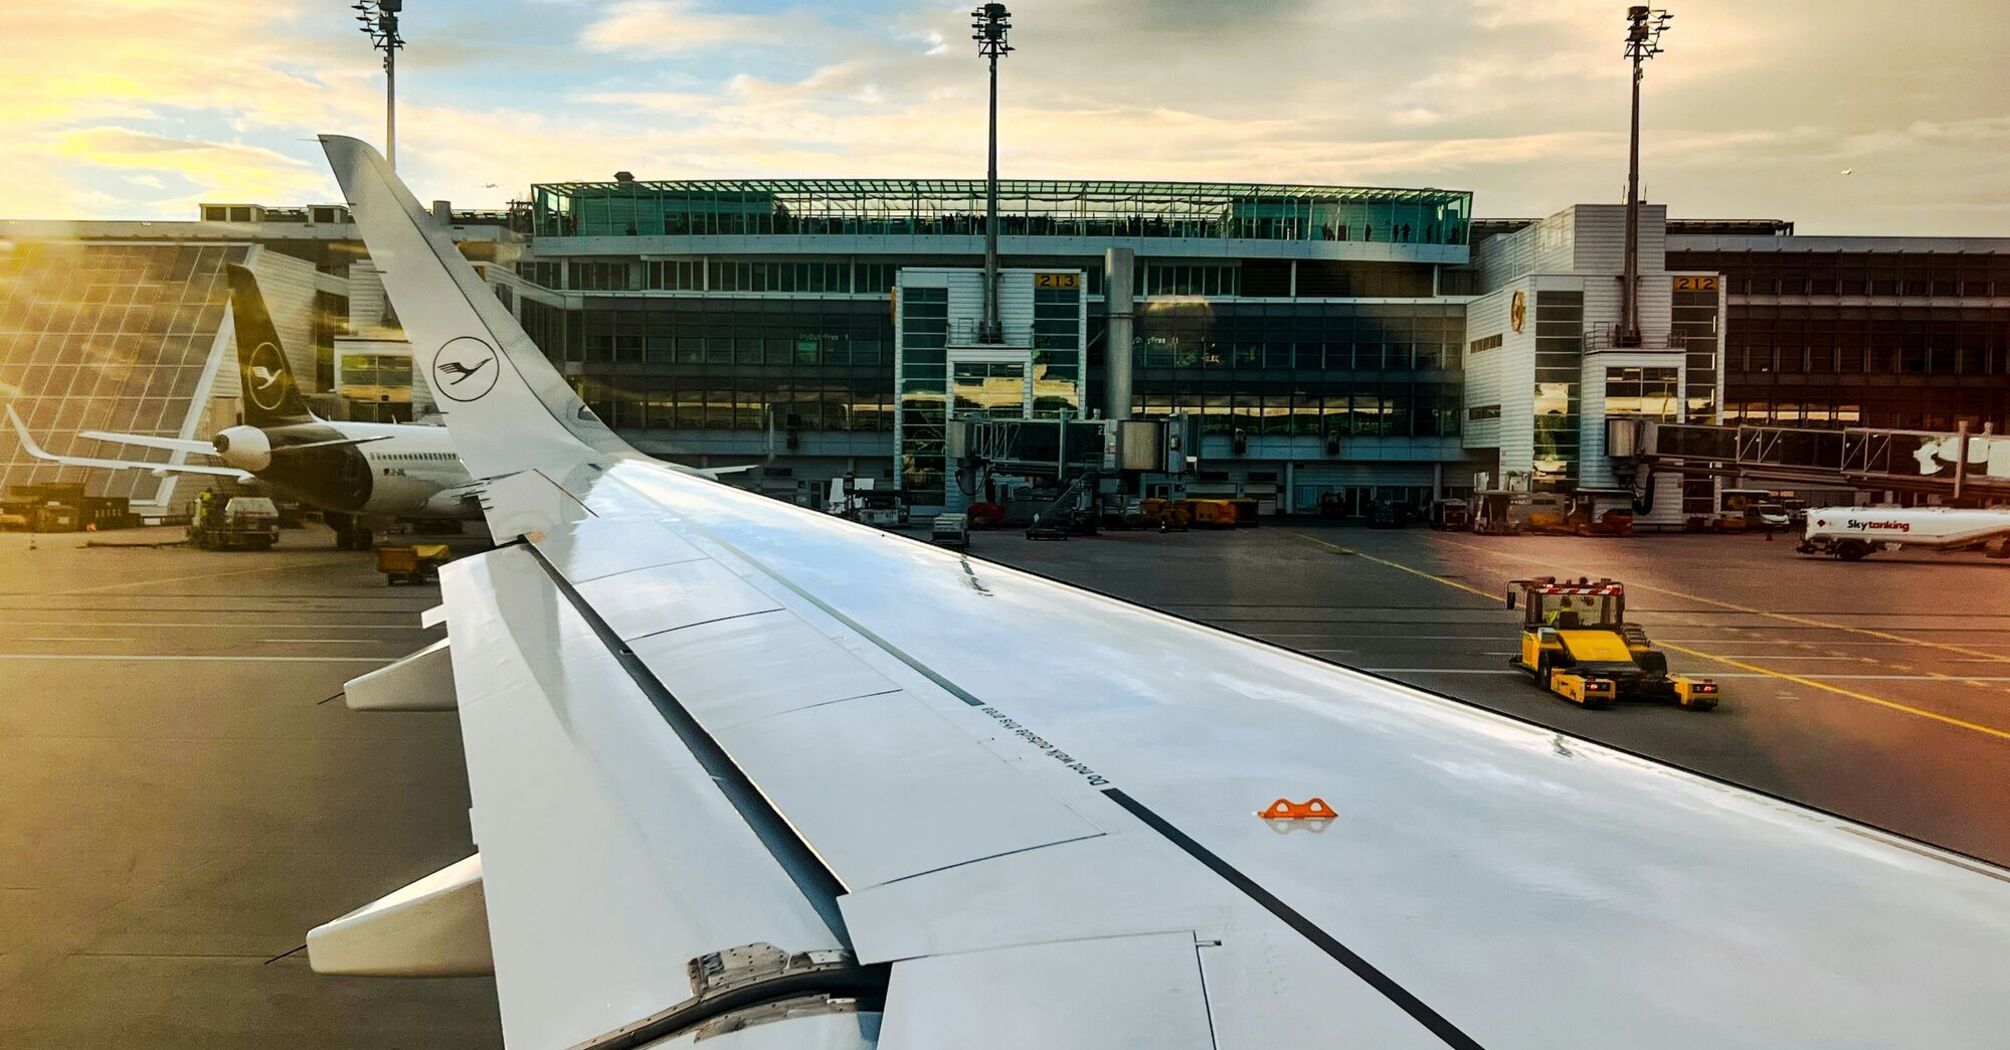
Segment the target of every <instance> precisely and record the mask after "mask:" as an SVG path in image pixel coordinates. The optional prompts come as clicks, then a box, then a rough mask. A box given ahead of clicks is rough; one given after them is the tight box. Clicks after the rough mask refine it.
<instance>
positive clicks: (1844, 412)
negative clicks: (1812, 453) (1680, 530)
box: [1724, 390, 2010, 431]
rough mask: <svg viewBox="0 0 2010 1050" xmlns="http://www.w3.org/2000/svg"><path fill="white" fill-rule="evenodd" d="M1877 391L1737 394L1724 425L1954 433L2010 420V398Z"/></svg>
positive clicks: (1730, 397) (1727, 402)
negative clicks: (1891, 394)
mask: <svg viewBox="0 0 2010 1050" xmlns="http://www.w3.org/2000/svg"><path fill="white" fill-rule="evenodd" d="M1872 393H1873V392H1871V391H1862V390H1853V391H1847V392H1823V391H1811V390H1800V391H1795V392H1794V396H1792V397H1789V398H1781V399H1772V398H1755V397H1752V396H1750V395H1749V394H1739V393H1735V392H1734V393H1731V394H1728V395H1727V396H1726V397H1725V399H1724V422H1726V423H1729V424H1733V425H1736V424H1740V423H1743V424H1748V425H1752V426H1766V425H1771V426H1790V427H1813V428H1818V429H1827V428H1836V429H1840V428H1843V427H1888V428H1891V429H1896V430H1934V431H1952V430H1954V429H1955V428H1956V427H1957V426H1958V425H1960V423H1961V422H1962V421H1963V420H1966V421H1967V422H1968V423H1969V424H1970V426H1971V427H1972V428H1973V429H1975V430H1978V431H1979V430H1980V429H1981V428H1982V424H1983V423H1984V422H1986V421H1990V420H2001V419H2004V418H2005V417H2006V416H2010V397H2006V396H2005V395H2004V394H2003V393H2002V392H1997V393H1996V394H1995V396H1994V397H1993V398H1975V397H1965V396H1963V392H1961V391H1942V390H1912V391H1908V392H1907V393H1908V394H1909V395H1912V396H1907V397H1887V398H1873V397H1871V396H1867V395H1870V394H1872Z"/></svg>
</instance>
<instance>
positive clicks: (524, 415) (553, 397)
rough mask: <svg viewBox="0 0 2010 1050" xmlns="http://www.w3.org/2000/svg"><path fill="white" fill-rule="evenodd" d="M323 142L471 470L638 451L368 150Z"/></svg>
mask: <svg viewBox="0 0 2010 1050" xmlns="http://www.w3.org/2000/svg"><path fill="white" fill-rule="evenodd" d="M321 148H322V149H323V150H324V151H325V152H326V153H327V154H328V163H329V165H330V166H332V167H333V168H334V169H335V178H336V181H338V182H340V183H341V184H342V195H343V196H344V197H345V198H347V200H348V203H349V210H350V212H351V214H352V215H354V216H355V219H356V226H357V229H358V230H359V231H360V232H361V233H362V235H363V243H364V244H365V246H366V247H368V248H369V250H370V258H371V259H372V261H374V262H375V263H376V265H377V271H378V273H379V274H380V275H381V276H382V278H383V281H384V291H385V292H386V293H387V294H388V295H389V296H390V297H391V305H392V306H393V307H395V308H396V310H397V313H398V319H399V322H400V323H401V324H402V325H403V326H404V329H405V335H406V337H407V338H408V339H410V340H411V343H412V371H413V379H414V381H415V382H417V381H419V380H420V379H422V378H423V380H424V381H425V382H426V383H427V384H429V385H430V386H431V388H432V391H433V395H434V399H435V400H436V401H437V402H438V403H439V407H440V409H441V411H443V412H445V413H446V417H447V429H448V430H450V431H452V432H453V437H454V446H455V449H456V450H457V451H458V452H459V453H460V457H461V462H463V463H465V464H466V465H467V468H468V471H469V473H471V474H473V475H474V476H475V477H477V478H495V477H501V476H504V475H508V474H514V473H518V472H521V471H525V470H531V469H536V468H543V469H546V470H549V471H553V472H561V471H566V470H569V469H570V468H572V467H574V466H577V465H579V464H580V463H582V462H587V461H591V460H596V459H606V458H610V457H613V458H622V457H626V456H632V455H638V454H639V453H636V452H635V451H634V450H633V449H632V448H630V447H629V446H628V444H627V443H626V442H623V441H622V440H621V439H620V438H619V437H617V436H615V434H614V432H613V431H612V430H609V429H608V428H607V427H606V425H604V424H603V423H601V421H600V420H599V419H598V418H597V417H595V416H594V415H593V413H592V412H591V411H589V410H588V409H587V407H586V405H585V404H584V403H583V402H581V401H580V400H579V398H578V396H577V395H575V394H574V393H573V391H572V388H571V387H570V386H569V385H567V384H566V381H565V378H564V377H563V376H561V375H559V374H558V370H557V369H554V368H553V367H552V366H551V362H549V361H547V360H546V359H545V356H544V354H543V352H542V351H540V350H539V349H538V348H537V344H536V343H534V342H532V341H531V338H530V336H528V335H526V334H525V333H524V330H523V329H522V328H521V327H520V326H518V325H517V323H516V318H515V317H513V316H511V314H510V312H509V310H508V309H507V308H505V307H504V306H503V305H502V303H501V302H500V301H498V300H497V299H496V297H495V295H494V293H493V292H491V291H490V290H489V288H488V286H487V285H486V284H485V283H484V282H483V281H482V277H481V275H480V274H479V273H476V272H475V268H474V266H473V265H472V264H470V263H469V262H468V261H467V259H465V258H463V257H462V255H461V253H460V251H459V249H457V248H455V247H454V243H453V239H452V238H451V237H449V236H448V234H447V231H446V230H444V229H442V228H441V227H440V226H439V224H438V222H437V221H436V220H435V219H434V218H433V216H432V215H431V214H430V213H428V212H427V211H426V210H425V209H424V208H422V207H420V205H419V202H418V200H417V199H416V198H414V197H413V196H412V193H411V191H410V190H408V189H406V188H405V184H404V183H403V182H401V181H399V179H398V176H397V175H396V174H394V173H392V171H391V169H390V165H388V164H386V163H385V162H384V158H383V157H382V156H380V155H379V154H378V153H377V151H376V150H375V149H372V148H371V147H370V146H369V145H367V144H365V143H363V142H361V141H358V140H356V139H353V138H347V137H345V136H341V135H323V136H321Z"/></svg>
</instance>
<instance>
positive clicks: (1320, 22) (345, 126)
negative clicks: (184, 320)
mask: <svg viewBox="0 0 2010 1050" xmlns="http://www.w3.org/2000/svg"><path fill="white" fill-rule="evenodd" d="M1671 2H1673V3H1678V4H1679V5H1680V6H1679V7H1676V8H1674V12H1675V19H1674V21H1673V23H1672V26H1671V28H1670V30H1669V32H1668V34H1667V37H1666V38H1665V40H1664V41H1663V43H1664V46H1665V48H1666V52H1665V53H1664V54H1662V55H1661V56H1660V57H1658V58H1656V59H1654V60H1653V61H1652V62H1651V63H1649V64H1648V67H1647V71H1646V79H1645V82H1644V91H1645V94H1644V103H1643V125H1644V136H1643V144H1642V168H1643V184H1644V185H1643V194H1644V196H1645V197H1646V198H1647V199H1649V200H1655V201H1663V202H1666V203H1667V204H1668V206H1669V209H1670V214H1671V215H1675V216H1682V217H1692V218H1703V217H1709V218H1722V217H1740V218H1788V219H1793V220H1795V221H1796V223H1797V224H1798V227H1799V229H1800V231H1801V232H1803V233H1835V234H1916V235H1984V236H2010V63H2005V62H2004V61H2003V60H2002V57H2001V53H2000V48H2001V43H2002V40H2003V39H2004V37H2005V34H2006V31H2010V5H2006V4H2004V3H2002V2H2001V0H1961V2H1957V0H1914V2H1910V3H1902V2H1898V0H1824V2H1820V3H1815V2H1808V0H1765V2H1763V3H1754V2H1751V0H1671ZM972 6H974V4H973V3H968V2H966V3H942V2H910V0H822V2H819V3H793V2H787V0H738V2H729V0H406V8H407V10H406V12H405V26H404V35H405V37H406V38H407V40H408V41H409V44H408V46H407V47H406V49H405V50H404V51H403V52H402V53H401V55H400V58H399V66H398V96H399V109H398V128H399V158H398V159H399V171H400V173H401V174H402V175H404V177H405V178H406V181H407V182H408V183H409V184H410V185H411V186H412V188H413V191H414V193H416V194H417V195H418V196H419V197H420V199H422V200H432V199H450V200H452V201H453V202H454V203H455V205H456V206H457V207H497V206H501V205H502V204H504V203H505V202H506V201H508V200H509V199H511V198H513V197H522V196H524V195H526V193H527V191H528V187H529V186H530V184H531V183H533V182H540V181H549V182H556V181H579V180H600V179H607V178H610V177H612V175H613V173H614V172H615V171H617V170H626V171H632V172H634V173H635V174H636V175H637V176H638V177H640V178H643V179H677V178H733V177H750V178H751V177H778V176H796V177H820V176H821V177H841V176H886V177H901V176H913V177H922V176H925V177H980V176H982V174H983V163H984V105H985V76H984V65H983V62H982V60H981V59H979V58H978V57H977V55H976V53H975V46H974V45H973V44H972V43H971V42H970V40H969V33H970V30H969V25H968V23H969V11H970V8H971V7H972ZM1010 6H1011V7H1012V9H1013V22H1014V28H1013V31H1012V36H1011V40H1012V43H1013V44H1014V45H1015V47H1016V48H1017V49H1018V50H1016V51H1015V52H1014V53H1013V54H1011V55H1010V56H1008V57H1007V58H1006V59H1005V60H1004V62H1003V65H1002V67H1001V73H1000V77H1001V83H1002V93H1001V99H1002V101H1001V117H1000V144H999V158H1000V160H999V164H1000V170H1001V174H1002V175H1003V176H1004V177H1007V178H1015V177H1016V178H1107V179H1166V180H1201V181H1205V180H1221V181H1231V180H1232V181H1259V182H1305V183H1330V184H1339V185H1368V186H1433V187H1446V188H1453V189H1465V190H1472V191H1473V192H1474V194H1475V210H1476V212H1477V213H1478V214H1479V215H1481V216H1536V215H1546V214H1549V213H1551V212H1554V211H1556V210H1558V209H1560V208H1562V207H1565V206H1567V205H1569V204H1572V203H1577V202H1581V201H1591V202H1603V201H1619V200H1621V199H1623V195H1624V183H1625V176H1626V120H1627V77H1628V75H1629V73H1628V66H1627V64H1626V63H1625V61H1624V60H1623V59H1622V57H1621V40H1622V37H1623V32H1624V24H1623V23H1624V10H1625V4H1623V3H1614V2H1603V0H1601V2H1579V0H1214V2H1203V0H1012V2H1011V3H1010ZM0 40H5V41H7V42H8V44H9V46H8V55H7V58H6V59H5V60H4V61H0V142H5V143H6V146H5V148H4V150H0V217H7V218H50V219H83V218H138V219H163V218H165V219H188V218H194V217H195V215H196V207H195V206H196V203H197V202H200V201H211V202H254V203H263V204H305V203H326V202H331V201H336V200H339V194H338V192H337V190H336V187H335V183H334V180H333V178H332V177H331V176H330V175H329V174H328V171H327V167H326V165H325V162H324V161H323V160H322V158H321V156H320V152H319V149H318V147H317V146H316V144H315V142H314V135H315V134H316V133H319V132H342V133H346V134H353V135H358V136H360V137H363V138H365V139H368V140H369V141H371V142H373V143H379V144H381V142H382V139H383V104H384V100H383V91H384V82H383V71H382V68H381V66H380V64H379V62H378V57H377V55H376V54H375V53H374V52H372V51H371V50H370V45H369V42H368V41H367V40H366V39H365V38H364V37H363V35H362V34H361V33H359V32H357V31H356V28H355V24H354V22H353V21H352V13H351V12H350V11H349V10H348V9H347V6H346V3H345V2H344V0H221V2H215V3H209V4H198V3H193V2H189V0H89V2H87V3H78V2H76V0H0Z"/></svg>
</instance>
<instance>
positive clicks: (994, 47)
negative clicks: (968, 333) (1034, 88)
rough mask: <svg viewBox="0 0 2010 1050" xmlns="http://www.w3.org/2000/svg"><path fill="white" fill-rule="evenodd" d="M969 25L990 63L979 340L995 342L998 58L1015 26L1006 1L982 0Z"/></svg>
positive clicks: (1000, 332) (998, 339)
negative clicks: (985, 0)
mask: <svg viewBox="0 0 2010 1050" xmlns="http://www.w3.org/2000/svg"><path fill="white" fill-rule="evenodd" d="M970 28H971V29H972V30H973V32H972V33H971V35H970V39H972V40H975V41H977V54H978V55H979V56H981V57H983V58H985V59H988V60H989V61H990V64H991V132H990V139H989V145H988V152H987V154H986V158H987V164H986V167H985V174H984V320H983V322H982V323H981V324H980V325H979V326H978V332H977V341H978V342H980V343H984V344H987V345H993V346H995V345H997V344H999V343H1003V342H1004V341H1005V326H1004V324H1003V323H1001V322H1000V321H999V319H998V60H999V59H1000V58H1003V57H1005V56H1006V55H1008V54H1011V53H1012V45H1011V44H1009V43H1007V42H1006V39H1005V37H1006V34H1007V33H1008V32H1010V31H1011V29H1012V12H1010V11H1007V10H1005V5H1004V4H980V5H978V7H977V9H976V10H974V11H971V12H970Z"/></svg>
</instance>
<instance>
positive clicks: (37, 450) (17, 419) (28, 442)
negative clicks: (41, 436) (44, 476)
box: [7, 404, 61, 462]
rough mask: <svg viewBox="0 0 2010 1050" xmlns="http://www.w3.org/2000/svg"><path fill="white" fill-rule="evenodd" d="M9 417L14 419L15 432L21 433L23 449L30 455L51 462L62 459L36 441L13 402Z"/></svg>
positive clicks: (9, 407)
mask: <svg viewBox="0 0 2010 1050" xmlns="http://www.w3.org/2000/svg"><path fill="white" fill-rule="evenodd" d="M7 418H8V419H10V420H12V421H13V423H14V433H16V434H18V435H20V438H21V449H22V451H24V452H26V453H28V454H29V455H31V456H33V457H35V458H36V459H46V460H49V461H51V462H61V460H60V459H58V458H57V457H56V456H55V455H54V454H53V453H50V452H48V451H46V450H44V449H43V448H42V446H40V445H38V444H36V443H35V438H34V437H33V436H32V435H30V434H29V433H28V424H26V423H24V422H22V421H21V413H19V412H16V411H14V406H13V405H12V404H9V405H8V406H7Z"/></svg>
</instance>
